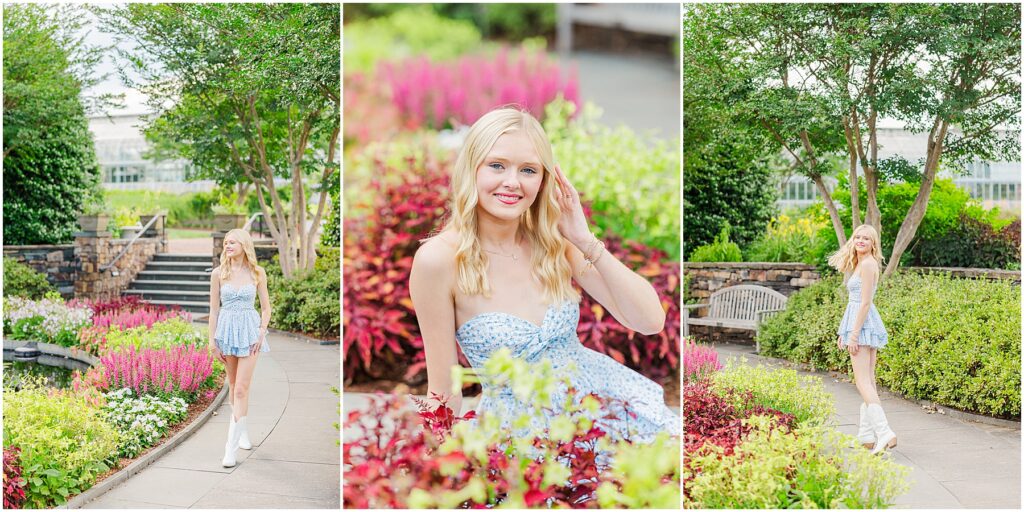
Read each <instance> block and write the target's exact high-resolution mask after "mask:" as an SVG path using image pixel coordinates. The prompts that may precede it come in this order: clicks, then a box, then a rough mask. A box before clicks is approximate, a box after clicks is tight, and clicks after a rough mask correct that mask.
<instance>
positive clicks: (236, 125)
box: [101, 4, 341, 276]
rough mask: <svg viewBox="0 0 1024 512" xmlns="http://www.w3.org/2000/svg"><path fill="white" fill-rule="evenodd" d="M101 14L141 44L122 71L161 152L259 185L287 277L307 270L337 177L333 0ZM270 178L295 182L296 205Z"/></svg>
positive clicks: (214, 175)
mask: <svg viewBox="0 0 1024 512" xmlns="http://www.w3.org/2000/svg"><path fill="white" fill-rule="evenodd" d="M101 16H102V18H103V19H104V21H105V22H106V25H107V26H108V27H109V28H110V29H112V30H113V31H114V32H116V33H117V34H119V37H120V38H122V39H130V40H132V41H134V42H135V43H136V46H137V47H138V50H133V51H132V52H122V55H121V56H122V58H123V60H124V62H125V63H126V64H127V66H128V69H131V70H132V71H133V73H124V74H123V79H124V80H125V81H126V82H127V83H129V84H130V85H132V86H134V87H137V88H139V89H140V90H141V91H143V92H144V93H146V94H147V96H148V97H149V106H150V107H151V108H152V109H153V111H154V114H153V115H151V116H149V117H148V118H147V126H146V135H147V138H149V139H150V140H151V141H152V142H154V145H155V147H156V148H157V151H158V152H159V153H162V154H164V155H175V156H181V157H184V158H188V159H190V160H191V161H192V163H193V165H194V167H195V168H196V171H195V172H194V174H193V175H192V177H193V178H196V179H213V180H216V181H217V182H219V183H221V184H225V185H230V184H236V183H239V182H247V183H251V184H253V185H255V186H254V190H255V192H256V194H257V198H258V200H259V203H260V207H261V209H262V211H263V213H264V215H265V216H266V218H267V221H268V224H269V227H270V231H271V233H272V235H273V237H274V239H275V241H276V242H277V245H278V250H279V255H280V260H281V267H282V270H283V272H284V274H285V275H286V276H290V275H292V273H293V272H294V271H296V270H299V269H306V268H311V267H312V265H313V262H314V260H315V257H316V253H315V247H316V244H315V242H316V235H317V230H318V228H319V224H320V220H321V218H322V217H323V215H324V212H325V210H326V208H327V207H328V205H329V203H330V198H329V190H330V188H331V186H332V181H337V180H338V172H337V170H338V167H339V166H338V162H337V160H338V159H337V142H338V134H339V133H340V105H341V103H340V99H341V91H340V85H341V69H340V57H339V53H340V51H339V48H340V44H341V43H340V33H341V22H340V10H339V7H338V5H336V4H129V5H127V6H124V7H116V8H110V9H106V10H103V11H102V13H101ZM275 178H277V179H286V180H288V182H289V186H290V188H291V198H292V200H291V207H290V208H286V207H285V204H284V203H283V201H282V198H281V196H280V194H279V192H278V190H277V185H276V184H275ZM310 178H312V180H313V183H314V184H315V185H316V191H315V193H316V194H317V195H318V196H319V197H318V201H317V208H316V211H315V212H314V213H313V214H312V216H309V215H308V214H307V209H308V207H309V204H310V203H311V201H310V198H308V197H307V196H306V192H305V191H304V189H303V180H304V179H310Z"/></svg>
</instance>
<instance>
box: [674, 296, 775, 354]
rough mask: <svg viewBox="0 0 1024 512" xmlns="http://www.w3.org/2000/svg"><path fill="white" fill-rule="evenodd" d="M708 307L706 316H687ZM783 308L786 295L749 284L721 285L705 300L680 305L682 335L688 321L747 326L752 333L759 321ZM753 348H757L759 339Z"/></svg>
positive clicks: (687, 328)
mask: <svg viewBox="0 0 1024 512" xmlns="http://www.w3.org/2000/svg"><path fill="white" fill-rule="evenodd" d="M700 308H710V309H709V311H708V314H707V316H702V317H692V318H691V317H690V311H691V310H695V309H700ZM784 309H786V296H785V295H783V294H781V293H779V292H777V291H775V290H772V289H771V288H766V287H764V286H757V285H752V284H740V285H736V286H730V287H728V288H722V289H721V290H718V291H716V292H715V293H712V294H711V298H710V300H709V302H708V303H707V304H688V305H686V306H685V307H684V308H683V336H687V335H689V332H690V328H689V326H691V325H706V326H710V327H727V328H731V329H747V330H751V331H754V332H755V340H756V339H757V338H756V333H757V331H758V330H759V329H760V326H761V321H762V320H764V319H765V318H767V317H769V316H771V315H774V314H776V313H778V312H779V311H782V310H784ZM756 347H757V348H756V350H757V351H758V352H760V351H761V346H760V344H759V343H757V344H756Z"/></svg>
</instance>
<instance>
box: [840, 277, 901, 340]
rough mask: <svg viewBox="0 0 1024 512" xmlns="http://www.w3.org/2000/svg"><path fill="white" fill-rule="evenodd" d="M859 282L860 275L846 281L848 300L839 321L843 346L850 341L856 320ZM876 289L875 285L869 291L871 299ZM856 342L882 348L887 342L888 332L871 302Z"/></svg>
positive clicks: (859, 301) (859, 303) (859, 290)
mask: <svg viewBox="0 0 1024 512" xmlns="http://www.w3.org/2000/svg"><path fill="white" fill-rule="evenodd" d="M862 284H863V283H862V282H861V278H860V275H859V274H858V275H854V276H853V277H851V278H850V280H849V281H847V282H846V293H847V295H848V301H849V302H847V303H846V312H844V313H843V320H842V321H841V322H839V331H838V333H837V334H839V337H840V338H842V340H843V346H846V345H847V344H848V343H849V342H850V334H851V333H852V331H853V323H854V322H856V321H857V310H858V309H860V305H861V299H860V294H861V290H862V288H861V285H862ZM877 291H878V287H877V286H876V287H875V289H874V290H872V291H871V300H872V301H873V300H874V299H875V292H877ZM857 343H858V344H860V345H864V346H868V347H875V348H882V347H885V345H886V344H887V343H889V333H888V332H886V330H885V325H884V324H883V323H882V317H881V316H880V315H879V314H878V308H876V307H875V304H874V303H872V304H871V309H869V310H868V316H867V318H865V319H864V325H863V326H862V327H861V329H860V337H858V338H857Z"/></svg>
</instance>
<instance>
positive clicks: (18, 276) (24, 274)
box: [4, 258, 57, 300]
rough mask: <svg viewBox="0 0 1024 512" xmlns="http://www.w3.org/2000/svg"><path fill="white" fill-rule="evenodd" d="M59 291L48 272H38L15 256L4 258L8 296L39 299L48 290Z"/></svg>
mask: <svg viewBox="0 0 1024 512" xmlns="http://www.w3.org/2000/svg"><path fill="white" fill-rule="evenodd" d="M51 291H52V292H55V291H57V289H56V288H54V287H53V285H51V284H50V282H49V281H47V280H46V274H43V273H42V272H36V271H35V270H33V269H32V267H30V266H28V265H25V264H24V263H19V262H18V261H17V260H15V259H14V258H4V295H5V296H7V297H24V298H26V299H32V300H38V299H41V298H43V296H44V295H46V292H51Z"/></svg>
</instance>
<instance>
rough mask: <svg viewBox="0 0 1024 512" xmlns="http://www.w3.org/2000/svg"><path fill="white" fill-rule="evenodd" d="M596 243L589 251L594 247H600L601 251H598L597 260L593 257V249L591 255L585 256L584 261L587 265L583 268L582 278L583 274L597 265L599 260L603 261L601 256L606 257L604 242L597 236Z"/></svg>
mask: <svg viewBox="0 0 1024 512" xmlns="http://www.w3.org/2000/svg"><path fill="white" fill-rule="evenodd" d="M594 242H596V243H592V244H591V247H588V249H591V248H592V247H595V246H600V249H598V253H597V257H596V258H595V257H594V256H593V249H591V251H590V252H591V254H587V255H585V256H584V257H583V259H584V260H586V262H587V265H586V266H585V267H583V270H581V271H580V277H583V274H586V273H587V271H588V270H590V269H591V268H592V267H593V266H594V264H595V263H597V260H599V259H601V256H602V255H604V252H605V251H604V249H605V245H604V242H602V241H601V240H599V239H598V238H597V237H596V236H595V237H594Z"/></svg>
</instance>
